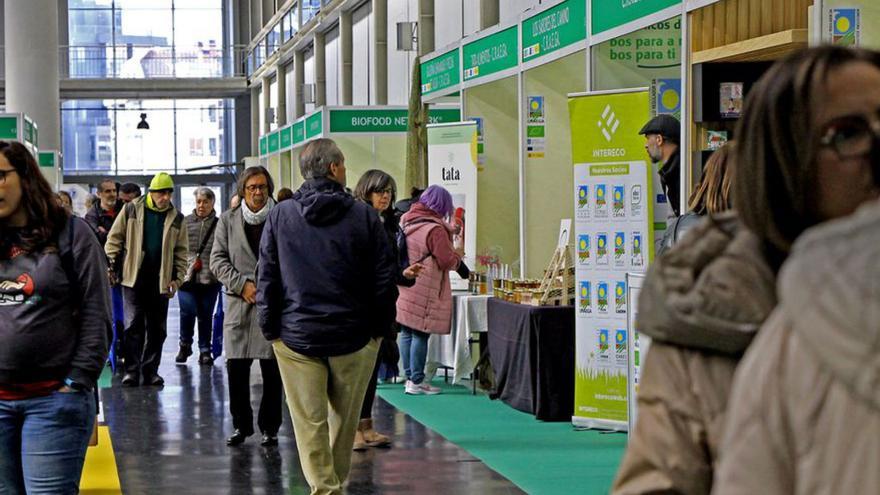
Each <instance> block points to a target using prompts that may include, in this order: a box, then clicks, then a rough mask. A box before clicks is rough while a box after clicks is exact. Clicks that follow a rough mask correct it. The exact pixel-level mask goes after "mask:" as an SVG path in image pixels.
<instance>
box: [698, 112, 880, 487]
mask: <svg viewBox="0 0 880 495" xmlns="http://www.w3.org/2000/svg"><path fill="white" fill-rule="evenodd" d="M878 104H880V103H878ZM874 146H875V147H876V146H877V144H875V145H874ZM878 158H880V157H878ZM875 165H878V164H877V163H875ZM878 259H880V203H878V202H873V203H871V204H870V205H867V206H865V207H863V209H862V210H860V211H859V212H858V213H857V214H856V215H853V216H850V217H848V218H846V219H844V220H839V221H835V222H829V223H827V224H825V225H822V226H820V227H816V228H815V229H811V230H810V231H809V232H807V233H806V234H804V235H803V236H802V237H801V239H800V240H798V242H797V244H796V245H795V248H794V251H793V253H792V256H791V258H790V259H789V260H788V262H786V264H785V266H784V267H783V269H782V272H781V274H780V276H779V287H778V289H779V296H780V303H779V307H778V308H777V309H776V311H775V312H774V313H773V315H772V316H771V317H770V319H769V320H767V323H766V324H765V325H764V327H763V329H762V330H761V333H760V334H759V335H758V337H757V338H756V339H755V344H754V345H753V346H751V347H750V348H749V352H748V353H746V356H745V358H743V360H742V363H741V364H740V366H739V369H738V370H737V372H736V377H735V379H734V382H733V391H732V393H731V396H730V403H731V409H730V413H729V418H728V421H727V426H726V427H725V433H724V441H723V443H722V456H721V464H720V468H719V469H718V476H717V477H716V481H715V488H714V490H713V491H714V493H717V494H719V495H727V494H743V495H745V494H753V493H761V494H783V493H786V494H787V493H791V494H803V495H808V494H809V495H813V494H826V493H827V494H832V493H834V494H836V493H846V494H849V495H852V494H866V495H867V494H876V493H880V393H878V377H880V360H878V356H880V323H878V316H880V284H878V280H880V263H878V262H877V260H878Z"/></svg>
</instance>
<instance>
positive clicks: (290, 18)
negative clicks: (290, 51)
mask: <svg viewBox="0 0 880 495" xmlns="http://www.w3.org/2000/svg"><path fill="white" fill-rule="evenodd" d="M296 10H297V5H296V4H293V6H292V7H290V10H289V11H288V12H287V14H285V15H284V30H283V33H282V36H283V37H284V40H283V42H286V41H287V40H289V39H290V38H293V36H294V35H295V34H296V33H297V31H298V30H299V16H297V15H296Z"/></svg>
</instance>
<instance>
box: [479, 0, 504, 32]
mask: <svg viewBox="0 0 880 495" xmlns="http://www.w3.org/2000/svg"><path fill="white" fill-rule="evenodd" d="M499 16H500V12H499V8H498V0H480V29H486V28H490V27H492V26H494V25H496V24H498V18H499Z"/></svg>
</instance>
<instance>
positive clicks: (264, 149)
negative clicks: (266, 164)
mask: <svg viewBox="0 0 880 495" xmlns="http://www.w3.org/2000/svg"><path fill="white" fill-rule="evenodd" d="M268 141H269V139H268V136H263V137H261V138H260V156H263V155H265V154H266V153H268V152H269V146H268V144H269V143H268Z"/></svg>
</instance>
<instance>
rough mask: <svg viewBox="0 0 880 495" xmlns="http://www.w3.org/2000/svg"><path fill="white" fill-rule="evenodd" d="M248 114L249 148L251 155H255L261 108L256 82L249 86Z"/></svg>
mask: <svg viewBox="0 0 880 495" xmlns="http://www.w3.org/2000/svg"><path fill="white" fill-rule="evenodd" d="M250 110H251V111H250V114H251V150H253V153H252V155H253V156H257V155H259V154H260V133H261V132H262V129H260V112H262V111H263V109H262V108H261V107H260V86H257V85H256V84H255V85H253V86H251V105H250Z"/></svg>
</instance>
